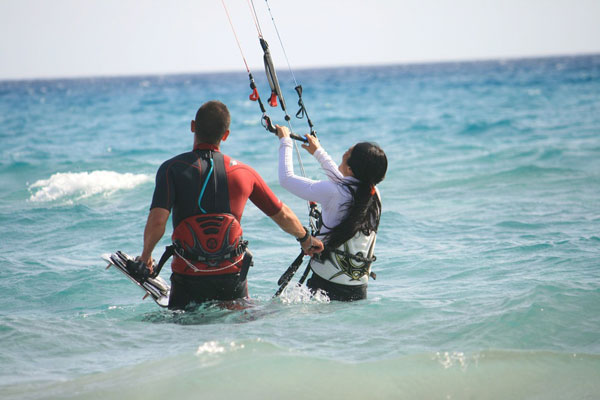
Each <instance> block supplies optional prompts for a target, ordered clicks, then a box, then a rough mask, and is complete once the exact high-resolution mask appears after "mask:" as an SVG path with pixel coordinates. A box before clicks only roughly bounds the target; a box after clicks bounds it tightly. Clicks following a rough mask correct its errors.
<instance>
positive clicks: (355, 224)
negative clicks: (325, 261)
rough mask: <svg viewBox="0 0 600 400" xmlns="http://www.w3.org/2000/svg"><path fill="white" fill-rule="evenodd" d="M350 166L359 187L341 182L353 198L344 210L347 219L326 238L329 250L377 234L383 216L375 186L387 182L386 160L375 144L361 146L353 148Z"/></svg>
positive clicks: (362, 144) (357, 145)
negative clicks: (358, 234)
mask: <svg viewBox="0 0 600 400" xmlns="http://www.w3.org/2000/svg"><path fill="white" fill-rule="evenodd" d="M348 166H349V167H350V169H351V170H352V173H353V174H354V177H355V178H356V179H358V183H351V182H347V181H343V182H340V183H341V184H342V185H344V186H345V187H346V189H347V190H348V191H350V193H351V194H352V200H350V201H349V202H348V203H346V204H345V205H344V206H345V207H346V209H347V210H348V214H347V215H346V218H344V219H343V220H342V222H340V223H339V224H338V225H337V226H335V227H334V228H332V229H331V230H330V231H329V232H328V233H327V235H326V240H327V247H328V248H329V249H335V248H337V247H339V246H340V245H341V244H342V243H344V242H346V241H348V240H349V239H350V238H352V237H353V236H354V235H356V233H357V232H359V231H360V232H362V233H364V234H365V235H368V234H370V233H371V232H373V231H375V232H377V228H378V226H379V218H380V216H381V202H380V201H379V196H377V194H376V193H375V185H377V184H378V183H379V182H381V181H382V180H383V178H385V173H386V171H387V157H386V155H385V153H384V152H383V150H382V149H381V147H379V146H378V145H377V144H375V143H368V142H361V143H357V144H356V145H354V147H353V148H352V153H350V157H349V158H348Z"/></svg>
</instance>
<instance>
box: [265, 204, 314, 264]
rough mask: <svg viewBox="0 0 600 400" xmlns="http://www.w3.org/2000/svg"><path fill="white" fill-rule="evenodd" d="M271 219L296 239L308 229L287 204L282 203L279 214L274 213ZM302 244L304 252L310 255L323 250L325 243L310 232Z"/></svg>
mask: <svg viewBox="0 0 600 400" xmlns="http://www.w3.org/2000/svg"><path fill="white" fill-rule="evenodd" d="M271 219H272V220H273V221H275V223H276V224H277V225H279V227H280V228H281V229H283V230H284V231H285V232H287V233H289V234H290V235H292V236H294V237H295V238H296V239H301V238H303V237H304V236H305V235H306V230H305V229H304V227H303V226H302V223H301V222H300V220H299V219H298V217H297V216H296V214H294V212H293V211H292V210H291V209H290V208H289V207H288V206H286V205H285V204H282V207H281V210H279V212H278V213H277V214H275V215H272V216H271ZM300 246H301V247H302V250H303V251H304V253H305V254H308V255H309V256H312V255H313V254H315V253H320V252H322V251H323V243H322V242H321V241H320V240H319V239H317V238H315V237H313V236H311V235H310V234H309V235H308V237H307V238H306V240H304V241H303V242H300Z"/></svg>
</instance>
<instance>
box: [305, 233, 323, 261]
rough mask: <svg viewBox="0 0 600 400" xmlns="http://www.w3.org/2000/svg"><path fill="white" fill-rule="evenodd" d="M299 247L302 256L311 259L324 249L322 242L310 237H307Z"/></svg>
mask: <svg viewBox="0 0 600 400" xmlns="http://www.w3.org/2000/svg"><path fill="white" fill-rule="evenodd" d="M300 246H301V247H302V251H303V252H304V254H306V255H308V256H311V257H312V256H313V255H315V254H317V253H320V252H322V251H323V249H324V246H323V242H321V241H320V240H319V239H317V238H316V237H314V236H312V235H309V236H308V238H307V239H306V240H305V241H304V242H301V243H300Z"/></svg>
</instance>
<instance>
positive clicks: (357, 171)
mask: <svg viewBox="0 0 600 400" xmlns="http://www.w3.org/2000/svg"><path fill="white" fill-rule="evenodd" d="M289 135H290V133H289V130H288V129H287V128H286V127H281V126H277V136H279V138H280V147H279V183H280V184H281V186H283V187H284V188H285V189H287V190H288V191H290V192H291V193H293V194H295V195H296V196H298V197H301V198H303V199H305V200H308V201H315V202H317V203H320V204H321V213H322V226H321V227H320V229H319V233H318V236H319V237H320V238H321V239H322V240H323V243H325V251H323V253H321V255H319V256H317V257H313V258H312V259H311V261H310V267H311V269H312V271H313V274H312V276H311V277H310V279H309V280H308V281H307V283H306V285H307V286H308V288H309V289H311V290H312V291H313V292H314V291H316V290H317V289H321V290H323V291H325V292H326V293H327V295H328V296H329V298H330V299H331V300H342V301H352V300H360V299H364V298H366V297H367V283H368V279H369V275H371V263H372V262H373V261H374V260H375V257H374V256H373V251H374V247H375V237H376V233H377V227H378V226H379V218H380V216H381V199H380V196H379V191H378V190H377V188H376V187H375V185H377V184H378V183H379V182H381V181H382V180H383V178H384V177H385V173H386V170H387V158H386V156H385V153H384V152H383V150H382V149H381V148H380V147H379V146H377V145H376V144H373V143H367V142H362V143H357V144H355V145H354V146H352V147H350V148H349V149H348V151H346V153H344V156H343V158H342V163H341V164H340V165H339V167H338V166H337V165H336V164H335V162H334V161H333V160H332V159H331V157H330V156H329V155H328V154H327V153H326V152H325V150H324V149H323V148H322V147H321V145H320V144H319V141H318V139H317V138H316V137H314V136H310V135H307V139H308V143H307V144H303V145H302V147H303V148H304V149H306V150H307V151H308V152H309V153H310V154H312V155H314V156H315V158H316V159H317V160H318V161H319V163H320V164H321V168H323V170H324V171H325V173H326V174H327V177H328V178H329V179H327V180H323V181H314V180H311V179H307V178H303V177H299V176H296V175H294V167H293V162H292V140H291V139H290V138H289Z"/></svg>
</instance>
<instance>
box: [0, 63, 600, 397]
mask: <svg viewBox="0 0 600 400" xmlns="http://www.w3.org/2000/svg"><path fill="white" fill-rule="evenodd" d="M255 75H257V76H256V78H257V84H258V85H259V88H260V89H261V90H262V94H263V97H266V82H265V80H264V79H261V78H262V76H258V75H260V74H258V73H255ZM296 77H297V78H298V80H299V81H300V82H301V83H303V85H304V98H305V102H306V104H307V107H308V111H309V113H310V116H311V118H312V119H313V121H314V123H315V125H316V127H317V130H318V133H319V137H320V139H321V142H322V144H323V145H324V147H325V148H326V149H327V150H328V151H329V153H330V154H332V156H333V157H334V159H337V160H340V159H341V156H342V154H343V152H344V151H345V150H346V149H347V148H348V147H349V146H350V145H352V144H353V143H355V142H357V141H360V140H371V141H377V142H378V143H379V144H380V145H381V146H382V147H383V148H384V149H385V151H386V152H387V154H388V158H389V162H390V167H389V171H388V175H387V177H386V180H385V181H384V182H383V183H382V184H381V186H380V188H381V192H382V197H383V207H384V212H383V217H382V222H381V227H380V233H379V237H378V242H377V249H376V254H377V262H376V264H375V265H374V271H375V272H376V273H377V280H376V281H371V283H370V288H369V298H368V299H367V300H366V301H361V302H356V303H339V302H331V303H330V302H327V301H326V300H325V299H322V298H317V299H314V298H313V299H310V298H306V297H305V296H304V295H303V292H302V290H301V289H299V288H292V289H290V290H289V291H288V292H287V293H286V294H285V296H284V297H283V298H282V299H277V300H272V299H271V296H272V295H273V293H274V292H275V291H276V289H277V285H276V281H277V279H278V278H279V276H280V274H281V273H282V272H283V270H285V268H286V267H287V265H288V264H289V263H290V262H291V261H292V259H293V258H294V256H295V255H296V252H297V244H296V242H295V241H294V240H293V239H292V238H291V237H289V236H286V235H285V234H283V233H282V232H281V231H279V230H278V228H277V227H276V226H275V225H274V224H273V223H272V222H271V221H270V219H268V218H267V217H265V216H264V215H262V213H261V212H260V211H258V209H256V208H255V207H254V206H253V205H252V204H250V203H249V205H248V206H247V208H246V211H245V213H244V218H243V226H244V232H245V236H246V237H247V238H248V239H249V240H250V246H251V248H252V250H253V253H254V256H255V266H254V267H253V268H252V269H251V271H250V278H249V279H250V280H249V282H250V283H249V289H250V293H251V296H252V300H251V301H250V302H248V303H247V304H245V306H246V308H245V309H242V310H228V309H222V308H220V307H218V306H215V305H211V306H205V307H201V308H199V309H198V310H196V311H193V312H186V313H183V314H182V313H171V312H169V311H165V310H162V309H160V308H159V307H158V306H156V304H154V303H153V302H152V301H150V300H145V301H142V295H143V293H142V292H141V291H140V290H139V289H138V288H136V287H135V286H134V285H132V284H131V283H130V282H129V281H127V280H126V279H125V278H124V277H123V276H122V275H121V274H119V273H117V272H116V271H112V270H109V271H106V270H104V266H105V264H104V262H103V261H101V259H100V255H101V254H103V253H109V252H113V251H115V250H119V249H120V250H123V251H125V252H127V253H130V254H134V255H135V254H139V252H140V251H141V246H142V232H143V228H144V224H145V218H146V215H147V212H148V207H149V204H150V200H151V196H152V191H153V179H154V174H155V172H156V169H157V168H158V166H159V165H160V163H161V162H162V161H163V160H165V159H167V158H170V157H171V156H173V155H175V154H178V153H180V152H183V151H186V150H188V149H189V148H190V146H191V143H192V134H191V133H190V132H189V121H190V120H191V119H193V117H194V114H195V110H196V108H197V107H198V106H199V105H200V104H201V103H202V102H204V101H206V100H210V99H220V100H222V101H223V102H225V103H226V104H227V105H228V106H229V107H230V110H231V112H232V117H233V119H232V129H231V130H232V133H231V136H230V138H229V140H227V142H225V143H224V145H223V147H222V148H223V150H224V152H226V153H227V154H229V155H231V156H232V157H234V158H236V159H239V160H240V161H242V162H246V163H248V164H250V165H252V166H254V167H255V169H257V170H258V171H259V172H260V173H261V175H262V176H263V177H264V178H265V180H266V181H267V182H268V183H269V185H271V187H272V188H273V189H274V190H275V192H276V193H277V194H278V195H279V196H280V197H281V198H282V199H283V200H284V201H285V202H286V203H288V204H289V205H290V206H291V207H292V208H293V209H294V210H295V211H296V213H297V214H298V215H300V216H301V219H302V220H303V221H306V205H305V204H304V203H303V202H302V201H300V200H298V199H295V198H293V197H292V196H291V195H289V194H288V193H286V192H285V191H284V190H283V189H282V188H281V187H280V186H279V185H278V182H277V149H278V144H277V141H276V139H275V137H274V136H272V135H271V134H268V133H267V132H266V131H264V129H263V128H262V127H261V126H260V121H259V116H260V114H259V112H258V106H257V105H256V104H254V103H252V102H250V101H249V100H248V95H249V89H248V87H247V77H246V75H245V74H244V73H239V74H238V73H235V74H204V75H178V76H147V77H130V78H95V79H78V80H52V81H19V82H0V143H1V144H2V146H0V264H1V267H0V302H1V304H2V307H1V309H0V343H1V350H0V397H2V398H3V399H4V398H6V399H38V398H61V399H63V398H77V399H89V398H102V399H104V398H164V397H167V396H170V397H171V398H177V399H180V398H181V399H185V398H208V399H230V398H232V397H233V396H243V397H244V398H250V399H259V398H260V399H262V398H294V399H295V398H309V397H312V398H340V399H341V398H375V399H391V398H393V399H467V398H473V399H507V398H514V399H597V398H600V395H599V394H598V393H600V379H599V378H600V264H599V259H600V257H599V256H600V229H599V228H600V56H582V57H569V58H547V59H529V60H514V61H490V62H479V63H451V64H429V65H405V66H402V65H399V66H388V67H378V68H346V69H344V68H340V69H327V70H303V71H296ZM280 80H281V81H282V83H284V85H286V86H287V87H288V88H291V87H292V85H291V84H290V83H289V81H290V79H289V77H288V76H286V74H285V73H284V72H283V71H282V72H281V73H280ZM286 94H287V100H288V107H289V108H290V109H293V111H294V112H295V106H293V105H294V104H295V97H294V94H293V93H292V92H291V91H288V92H286ZM270 113H271V115H272V116H273V117H274V119H275V120H277V121H278V122H280V121H281V120H282V116H281V113H280V111H279V110H275V109H273V110H270ZM293 124H294V129H295V130H296V131H298V132H304V131H306V125H305V123H304V122H303V121H297V122H296V121H293ZM303 161H304V165H305V168H306V170H307V174H308V175H309V176H310V177H314V178H322V177H323V175H322V174H321V173H320V172H319V170H318V168H317V165H316V163H315V162H314V160H311V159H310V157H309V156H308V154H305V155H304V156H303ZM166 244H168V237H167V235H166V236H165V239H164V240H163V241H162V242H161V243H160V245H159V249H158V250H157V251H156V252H155V254H154V257H155V258H158V257H159V256H160V250H161V249H162V247H163V246H164V245H166ZM162 276H163V277H164V278H165V279H168V276H169V273H168V271H167V268H165V270H164V271H163V272H162Z"/></svg>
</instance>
